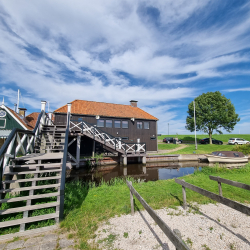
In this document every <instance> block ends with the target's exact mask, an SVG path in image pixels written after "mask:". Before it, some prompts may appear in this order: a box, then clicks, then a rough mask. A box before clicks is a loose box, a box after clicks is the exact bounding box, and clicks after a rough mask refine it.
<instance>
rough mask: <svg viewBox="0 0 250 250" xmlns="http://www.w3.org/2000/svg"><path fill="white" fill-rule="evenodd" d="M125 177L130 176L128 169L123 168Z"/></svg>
mask: <svg viewBox="0 0 250 250" xmlns="http://www.w3.org/2000/svg"><path fill="white" fill-rule="evenodd" d="M123 175H124V176H127V175H128V169H127V167H123Z"/></svg>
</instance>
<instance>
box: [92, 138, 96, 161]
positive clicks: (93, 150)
mask: <svg viewBox="0 0 250 250" xmlns="http://www.w3.org/2000/svg"><path fill="white" fill-rule="evenodd" d="M92 157H95V140H93V148H92Z"/></svg>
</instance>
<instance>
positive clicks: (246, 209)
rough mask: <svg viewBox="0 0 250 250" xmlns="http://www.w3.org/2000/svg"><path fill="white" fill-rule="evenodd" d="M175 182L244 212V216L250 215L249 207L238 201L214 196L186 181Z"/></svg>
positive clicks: (177, 180)
mask: <svg viewBox="0 0 250 250" xmlns="http://www.w3.org/2000/svg"><path fill="white" fill-rule="evenodd" d="M175 182H176V183H178V184H180V185H182V186H184V187H186V188H189V189H191V190H193V191H195V192H197V193H199V194H201V195H204V196H206V197H208V198H210V199H212V200H215V201H217V202H220V203H222V204H224V205H226V206H228V207H231V208H233V209H235V210H237V211H240V212H242V213H244V214H247V215H250V208H249V207H247V206H244V205H242V204H240V203H238V202H236V201H232V200H229V199H227V198H224V197H223V196H220V195H217V194H214V193H212V192H209V191H207V190H205V189H202V188H200V187H196V186H194V185H192V184H189V183H187V182H185V181H184V180H179V179H175Z"/></svg>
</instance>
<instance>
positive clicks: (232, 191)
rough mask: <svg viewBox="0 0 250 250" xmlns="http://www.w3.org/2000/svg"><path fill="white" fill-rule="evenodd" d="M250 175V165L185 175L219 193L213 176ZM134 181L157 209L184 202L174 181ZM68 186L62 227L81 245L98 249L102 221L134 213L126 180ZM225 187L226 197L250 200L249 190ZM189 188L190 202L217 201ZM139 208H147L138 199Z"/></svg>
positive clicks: (241, 178) (242, 178)
mask: <svg viewBox="0 0 250 250" xmlns="http://www.w3.org/2000/svg"><path fill="white" fill-rule="evenodd" d="M249 174H250V164H247V165H246V167H243V168H239V169H226V168H219V167H214V168H209V167H205V168H203V169H202V171H198V172H195V173H194V174H192V175H188V176H185V177H182V179H184V180H185V181H187V182H189V183H191V184H193V185H196V186H199V187H201V188H204V189H206V190H208V191H211V192H214V193H216V194H218V184H217V182H215V181H211V180H210V179H209V175H214V176H220V177H222V178H226V179H230V180H234V181H239V182H242V183H246V184H250V178H249ZM132 181H133V186H134V187H135V189H136V190H137V191H138V192H139V194H140V195H141V196H142V197H143V198H144V199H145V200H146V202H147V203H148V204H149V205H150V206H151V207H152V208H153V209H159V208H163V207H175V206H179V205H182V188H181V186H180V185H178V184H177V183H175V181H174V180H161V181H155V182H151V181H150V182H147V183H145V182H140V183H136V182H135V181H134V180H132ZM66 187H67V188H66V204H67V206H66V209H65V214H66V218H65V220H64V221H63V222H62V223H61V227H63V228H65V229H66V230H68V231H70V230H73V231H76V234H77V236H78V237H79V239H80V245H79V248H81V249H97V248H96V247H95V246H90V245H89V244H88V240H89V239H91V238H94V237H95V235H94V233H95V231H96V230H97V228H98V226H99V225H100V224H101V223H107V220H108V219H109V218H111V217H114V216H115V215H117V216H120V215H121V214H128V213H130V198H129V197H130V196H129V189H128V187H127V186H126V184H125V183H124V180H122V179H114V180H113V181H112V183H109V184H108V183H102V184H101V185H100V186H99V187H95V186H94V185H93V184H84V183H79V182H73V183H67V185H66ZM222 189H223V196H224V197H226V198H229V199H232V200H235V201H238V202H242V203H248V204H249V203H250V199H249V191H247V190H243V189H239V188H236V187H232V186H229V185H225V184H222ZM186 191H187V192H186V193H187V202H188V203H190V202H197V203H199V204H208V203H210V202H213V201H212V200H210V199H208V198H206V197H205V196H202V195H200V194H198V193H196V192H193V191H191V190H189V189H186ZM69 194H70V195H69ZM135 209H136V210H138V209H140V210H142V209H143V207H142V206H141V204H140V203H139V202H138V200H136V199H135ZM128 233H129V232H128Z"/></svg>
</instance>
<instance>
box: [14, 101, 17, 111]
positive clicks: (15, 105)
mask: <svg viewBox="0 0 250 250" xmlns="http://www.w3.org/2000/svg"><path fill="white" fill-rule="evenodd" d="M16 107H17V104H16V103H15V104H14V110H15V112H16V113H17V110H16Z"/></svg>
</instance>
